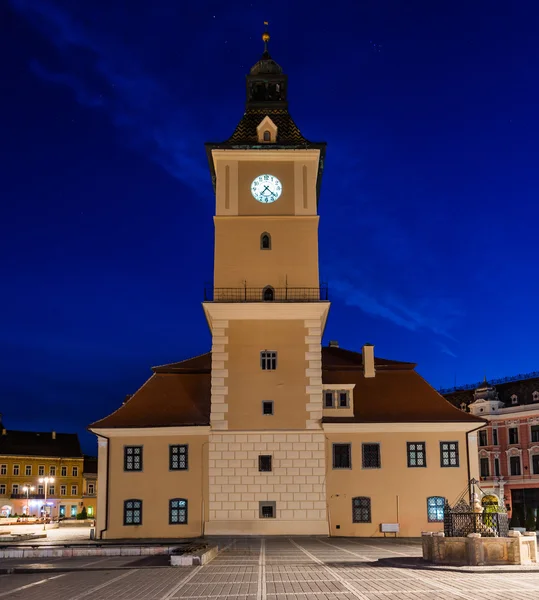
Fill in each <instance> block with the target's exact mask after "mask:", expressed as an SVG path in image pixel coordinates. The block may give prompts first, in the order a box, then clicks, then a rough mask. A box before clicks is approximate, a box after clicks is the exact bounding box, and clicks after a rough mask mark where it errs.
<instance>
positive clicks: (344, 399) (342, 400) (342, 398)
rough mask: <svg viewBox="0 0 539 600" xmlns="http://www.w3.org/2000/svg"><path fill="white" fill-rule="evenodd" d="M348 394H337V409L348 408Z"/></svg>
mask: <svg viewBox="0 0 539 600" xmlns="http://www.w3.org/2000/svg"><path fill="white" fill-rule="evenodd" d="M348 406H349V401H348V392H339V408H348Z"/></svg>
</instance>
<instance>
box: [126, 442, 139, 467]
mask: <svg viewBox="0 0 539 600" xmlns="http://www.w3.org/2000/svg"><path fill="white" fill-rule="evenodd" d="M124 471H142V446H125V447H124Z"/></svg>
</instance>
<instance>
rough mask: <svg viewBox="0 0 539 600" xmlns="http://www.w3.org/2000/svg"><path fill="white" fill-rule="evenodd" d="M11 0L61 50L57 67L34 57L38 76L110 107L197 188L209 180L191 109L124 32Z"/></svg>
mask: <svg viewBox="0 0 539 600" xmlns="http://www.w3.org/2000/svg"><path fill="white" fill-rule="evenodd" d="M10 1H11V4H12V5H13V7H14V8H15V10H17V11H18V12H19V13H21V14H23V15H24V16H25V17H27V18H28V19H29V20H30V21H31V22H32V23H33V24H34V25H35V26H36V27H37V28H39V30H40V31H41V32H42V34H44V36H45V37H46V38H47V39H48V40H49V42H50V43H51V44H52V45H53V46H54V47H55V48H56V50H57V55H58V60H59V62H60V66H55V68H54V69H52V68H50V67H48V66H45V65H44V64H42V62H40V61H38V60H37V59H35V60H33V61H32V63H31V65H30V66H31V69H32V71H33V72H34V73H35V74H36V75H37V76H38V77H40V78H41V79H43V80H45V81H49V82H51V83H54V84H57V85H62V86H66V87H68V88H69V89H71V90H72V91H73V93H74V94H75V97H76V99H77V101H78V102H79V103H80V104H81V105H83V106H86V107H89V108H92V109H98V110H102V111H104V112H105V114H106V115H107V116H108V117H109V118H110V119H111V121H112V123H113V124H114V125H115V126H116V127H117V128H119V129H121V130H122V131H124V132H125V133H126V135H125V139H126V142H128V143H129V144H130V145H131V146H133V147H135V148H136V149H137V150H139V151H140V152H143V153H144V154H146V155H147V156H149V157H150V158H151V159H152V160H153V161H154V162H156V163H157V164H159V165H161V166H162V167H163V168H164V169H166V170H167V171H168V172H169V173H170V174H171V175H172V176H174V177H176V178H177V179H179V180H181V181H182V182H183V183H185V184H187V185H190V186H192V187H193V188H195V189H196V188H198V187H199V183H200V181H204V182H207V173H206V169H205V165H204V164H203V162H202V161H201V160H200V156H197V155H196V154H195V153H194V152H193V150H192V148H193V144H192V143H189V140H190V139H192V138H193V137H196V136H197V132H196V131H195V128H194V126H193V123H192V121H191V120H190V117H189V111H188V110H182V108H181V99H180V98H175V99H174V98H172V96H171V94H170V93H169V91H168V90H167V88H166V84H165V83H164V82H163V81H162V80H161V81H158V80H157V79H156V78H154V77H152V76H150V75H149V74H148V73H146V72H145V71H144V69H143V67H142V65H141V64H140V63H139V62H138V61H137V57H136V56H135V55H134V53H133V52H132V49H131V48H128V47H127V46H122V45H121V43H120V42H119V41H118V36H116V37H107V36H106V34H105V33H104V32H103V31H99V32H97V31H94V30H93V29H92V28H91V27H90V26H89V25H87V24H86V25H84V24H83V23H82V22H81V21H78V20H77V19H76V18H75V17H74V16H73V15H71V14H70V13H69V12H68V10H67V9H63V8H60V7H59V6H58V5H56V4H53V3H52V2H48V1H46V0H10ZM68 6H69V5H68Z"/></svg>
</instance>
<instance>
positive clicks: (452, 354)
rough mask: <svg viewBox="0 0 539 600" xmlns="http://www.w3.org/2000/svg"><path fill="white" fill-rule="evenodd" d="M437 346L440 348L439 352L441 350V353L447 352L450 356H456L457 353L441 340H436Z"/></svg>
mask: <svg viewBox="0 0 539 600" xmlns="http://www.w3.org/2000/svg"><path fill="white" fill-rule="evenodd" d="M438 348H440V352H443V354H447V355H448V356H451V357H452V358H457V355H456V354H455V353H454V352H453V351H452V350H450V349H449V348H448V347H447V346H446V345H445V344H443V343H442V342H438Z"/></svg>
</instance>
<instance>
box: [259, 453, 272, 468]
mask: <svg viewBox="0 0 539 600" xmlns="http://www.w3.org/2000/svg"><path fill="white" fill-rule="evenodd" d="M258 470H259V471H271V456H270V455H262V456H259V457H258Z"/></svg>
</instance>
